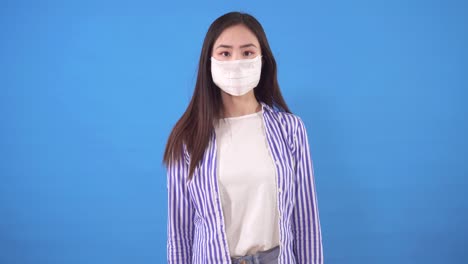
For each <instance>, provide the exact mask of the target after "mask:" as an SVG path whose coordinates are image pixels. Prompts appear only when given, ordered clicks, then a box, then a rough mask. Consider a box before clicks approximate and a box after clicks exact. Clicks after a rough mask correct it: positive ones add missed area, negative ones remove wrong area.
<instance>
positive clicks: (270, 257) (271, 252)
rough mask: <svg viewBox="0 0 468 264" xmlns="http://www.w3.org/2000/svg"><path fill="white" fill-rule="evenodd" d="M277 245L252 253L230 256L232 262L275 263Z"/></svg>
mask: <svg viewBox="0 0 468 264" xmlns="http://www.w3.org/2000/svg"><path fill="white" fill-rule="evenodd" d="M278 255H279V246H276V247H274V248H271V249H268V250H266V251H260V252H257V253H255V254H253V255H247V256H242V257H237V258H231V261H232V264H277V263H278Z"/></svg>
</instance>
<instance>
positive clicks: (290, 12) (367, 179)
mask: <svg viewBox="0 0 468 264" xmlns="http://www.w3.org/2000/svg"><path fill="white" fill-rule="evenodd" d="M233 10H235V11H245V12H249V13H251V14H253V15H254V16H256V17H257V18H258V19H259V21H260V22H261V23H262V24H263V26H264V28H265V31H266V33H267V36H268V38H269V41H270V45H271V47H272V50H273V52H274V55H275V56H276V59H277V63H278V67H279V69H278V74H279V82H280V86H281V89H282V92H283V94H284V97H285V99H286V101H287V103H288V105H289V106H290V108H291V110H292V111H293V113H295V114H297V115H299V116H301V117H302V118H303V120H304V121H305V124H306V127H307V129H308V133H309V138H310V144H311V153H312V158H313V162H314V168H315V177H316V184H317V193H318V202H319V210H320V217H321V223H322V232H323V244H324V254H325V263H330V264H331V263H346V264H347V263H360V264H362V263H383V264H385V263H392V264H393V263H425V264H428V263H468V253H467V251H466V248H467V246H466V244H467V242H468V241H467V236H468V230H467V228H468V227H467V223H468V199H467V195H466V193H467V192H466V190H467V188H468V180H467V176H468V160H467V154H468V153H467V148H468V141H467V136H466V135H468V128H467V123H468V122H467V116H468V113H467V112H468V111H467V106H466V100H467V99H468V98H467V89H468V68H467V66H468V53H467V47H468V41H467V37H468V29H467V27H468V26H467V25H468V4H467V2H466V1H443V0H438V1H436V0H433V1H414V0H413V1H404V0H396V1H383V0H378V1H371V0H357V1H302V2H298V1H283V2H278V3H274V2H270V1H265V2H258V1H186V2H173V3H168V2H165V3H163V2H157V1H127V2H121V1H73V2H71V1H68V2H66V1H56V2H51V1H30V2H28V1H2V2H1V3H0V37H1V38H0V87H1V101H0V109H1V115H0V124H1V141H0V143H1V145H0V159H1V162H0V175H1V183H0V263H2V264H4V263H5V264H9V263H15V264H16V263H19V264H26V263H28V264H29V263H30V264H41V263H47V264H59V263H60V264H63V263H67V264H76V263H83V264H84V263H86V264H89V263H148V264H149V263H165V262H166V209H167V205H166V203H167V198H166V174H165V173H166V170H165V168H164V167H163V166H162V164H161V159H162V154H163V150H164V147H165V143H166V140H167V137H168V135H169V132H170V130H171V129H172V126H173V125H174V124H175V122H176V121H177V119H178V118H179V117H180V116H181V114H182V113H183V111H184V110H185V108H186V107H187V104H188V101H189V100H190V97H191V96H192V92H193V87H194V83H195V78H196V70H197V63H198V58H199V54H200V50H201V45H202V41H203V38H204V35H205V33H206V31H207V29H208V26H209V25H210V24H211V22H212V21H213V20H214V19H216V18H217V17H218V16H220V15H222V14H224V13H226V12H228V11H233Z"/></svg>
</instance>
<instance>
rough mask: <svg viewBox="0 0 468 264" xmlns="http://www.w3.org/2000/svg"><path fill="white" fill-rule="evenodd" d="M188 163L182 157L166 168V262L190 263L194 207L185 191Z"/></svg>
mask: <svg viewBox="0 0 468 264" xmlns="http://www.w3.org/2000/svg"><path fill="white" fill-rule="evenodd" d="M187 174H188V164H187V162H185V160H184V159H183V158H180V159H177V160H174V161H171V162H170V163H169V166H168V169H167V262H168V263H178V264H179V263H180V264H182V263H184V264H185V263H187V264H188V263H191V261H192V241H193V240H192V238H193V216H194V209H193V206H192V202H191V200H190V197H189V194H188V192H187V185H186V178H187Z"/></svg>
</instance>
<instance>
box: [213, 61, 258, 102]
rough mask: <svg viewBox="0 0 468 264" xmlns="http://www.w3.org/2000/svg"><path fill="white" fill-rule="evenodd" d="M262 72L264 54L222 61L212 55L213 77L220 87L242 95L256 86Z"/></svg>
mask: <svg viewBox="0 0 468 264" xmlns="http://www.w3.org/2000/svg"><path fill="white" fill-rule="evenodd" d="M261 73H262V56H261V55H258V56H257V57H255V58H253V59H245V60H233V61H220V60H217V59H215V58H213V57H211V77H212V78H213V82H214V83H215V84H216V86H218V87H219V88H220V89H222V90H223V91H225V92H226V93H228V94H231V95H234V96H241V95H244V94H246V93H248V92H249V91H250V90H252V89H253V88H255V87H256V86H257V85H258V83H259V82H260V75H261Z"/></svg>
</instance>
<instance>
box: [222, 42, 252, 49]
mask: <svg viewBox="0 0 468 264" xmlns="http://www.w3.org/2000/svg"><path fill="white" fill-rule="evenodd" d="M247 47H255V48H256V47H257V46H255V45H254V44H253V43H249V44H244V45H242V46H240V48H241V49H243V48H247ZM219 48H227V49H232V46H230V45H224V44H220V45H218V47H216V49H219Z"/></svg>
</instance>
